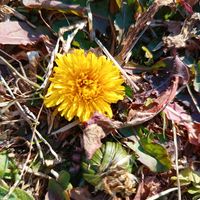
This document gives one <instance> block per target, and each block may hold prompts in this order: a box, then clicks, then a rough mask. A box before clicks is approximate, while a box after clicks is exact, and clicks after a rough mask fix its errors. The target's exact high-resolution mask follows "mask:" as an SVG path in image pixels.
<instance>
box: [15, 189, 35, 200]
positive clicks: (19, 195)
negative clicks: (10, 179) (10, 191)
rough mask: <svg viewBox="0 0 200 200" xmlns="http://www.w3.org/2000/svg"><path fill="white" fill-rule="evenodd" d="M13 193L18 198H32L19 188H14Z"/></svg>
mask: <svg viewBox="0 0 200 200" xmlns="http://www.w3.org/2000/svg"><path fill="white" fill-rule="evenodd" d="M14 194H15V195H16V196H17V199H18V200H34V198H33V197H32V196H31V195H29V194H28V193H27V192H25V191H24V190H22V189H20V188H16V189H15V190H14Z"/></svg>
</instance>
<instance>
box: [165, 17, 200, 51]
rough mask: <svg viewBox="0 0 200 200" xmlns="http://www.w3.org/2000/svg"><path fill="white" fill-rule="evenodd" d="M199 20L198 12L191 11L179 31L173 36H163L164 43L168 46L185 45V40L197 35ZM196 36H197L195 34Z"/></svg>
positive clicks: (179, 46)
mask: <svg viewBox="0 0 200 200" xmlns="http://www.w3.org/2000/svg"><path fill="white" fill-rule="evenodd" d="M199 21H200V13H193V14H192V15H191V16H190V17H189V18H186V20H185V21H184V24H183V26H182V29H181V32H180V33H179V34H177V35H174V36H167V37H163V42H164V44H165V45H166V46H167V47H168V48H170V47H176V48H183V47H186V45H187V44H186V41H188V40H189V39H190V38H192V37H194V36H195V35H197V30H196V29H197V28H196V29H195V27H196V26H197V25H198V23H199ZM196 37H197V36H196Z"/></svg>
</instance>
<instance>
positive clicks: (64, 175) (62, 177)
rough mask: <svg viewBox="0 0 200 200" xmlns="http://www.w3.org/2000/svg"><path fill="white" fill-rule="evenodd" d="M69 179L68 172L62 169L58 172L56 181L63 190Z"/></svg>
mask: <svg viewBox="0 0 200 200" xmlns="http://www.w3.org/2000/svg"><path fill="white" fill-rule="evenodd" d="M69 180H70V174H69V173H68V172H67V171H64V170H62V171H61V172H60V173H59V177H58V183H59V184H60V185H61V186H62V188H63V189H64V190H66V189H67V188H68V185H69Z"/></svg>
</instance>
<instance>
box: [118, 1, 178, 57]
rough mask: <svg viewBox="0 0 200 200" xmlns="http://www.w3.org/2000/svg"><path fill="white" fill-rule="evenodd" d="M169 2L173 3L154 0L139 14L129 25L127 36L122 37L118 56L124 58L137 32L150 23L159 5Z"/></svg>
mask: <svg viewBox="0 0 200 200" xmlns="http://www.w3.org/2000/svg"><path fill="white" fill-rule="evenodd" d="M171 4H172V5H173V4H174V2H173V0H166V1H163V0H156V1H154V3H153V4H152V5H151V6H150V7H149V8H148V9H147V10H146V11H145V12H143V13H142V14H141V16H140V17H139V18H138V20H137V21H136V24H132V25H131V26H130V27H129V30H128V32H127V36H126V37H124V40H123V41H122V50H121V51H120V53H119V54H118V56H119V58H121V59H122V60H125V58H126V57H127V55H128V53H129V52H130V51H131V50H132V48H133V45H134V42H135V41H136V40H137V39H138V38H137V36H138V34H139V33H140V32H141V31H142V30H144V28H145V27H146V26H148V23H149V24H150V22H151V21H152V19H153V17H154V15H155V14H156V13H157V11H158V10H159V9H160V8H161V7H163V6H167V5H171Z"/></svg>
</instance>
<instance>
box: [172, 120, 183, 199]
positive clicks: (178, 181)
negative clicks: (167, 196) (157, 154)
mask: <svg viewBox="0 0 200 200" xmlns="http://www.w3.org/2000/svg"><path fill="white" fill-rule="evenodd" d="M172 125H173V128H172V130H173V136H174V147H175V166H176V176H177V186H178V200H181V184H180V180H179V168H178V144H177V133H176V128H175V125H174V122H173V121H172Z"/></svg>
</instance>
